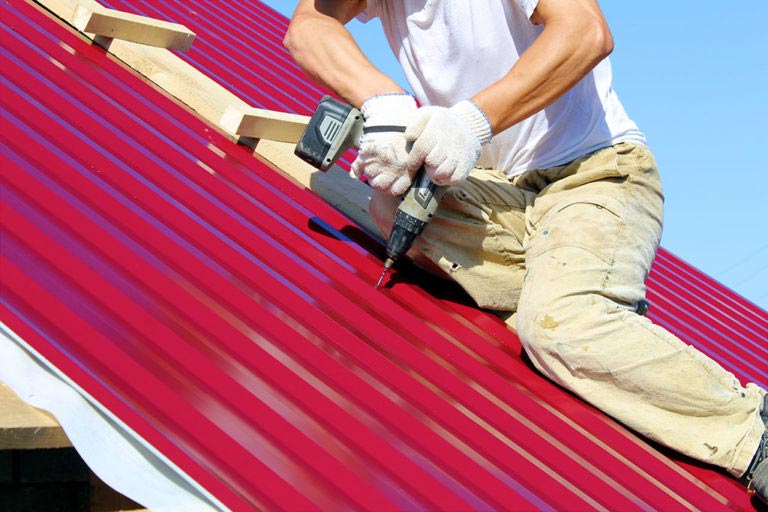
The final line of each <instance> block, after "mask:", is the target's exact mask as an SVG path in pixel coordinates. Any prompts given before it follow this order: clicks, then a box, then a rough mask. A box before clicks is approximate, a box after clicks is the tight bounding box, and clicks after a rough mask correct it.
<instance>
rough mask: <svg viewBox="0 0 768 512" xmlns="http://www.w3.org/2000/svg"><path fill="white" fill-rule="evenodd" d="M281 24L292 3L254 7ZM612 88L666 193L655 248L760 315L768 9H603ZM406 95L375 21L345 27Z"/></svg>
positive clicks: (765, 260)
mask: <svg viewBox="0 0 768 512" xmlns="http://www.w3.org/2000/svg"><path fill="white" fill-rule="evenodd" d="M262 1H264V3H266V4H267V5H269V6H271V7H273V8H274V9H276V10H277V11H279V12H281V13H282V14H284V15H286V16H290V15H291V13H292V12H293V9H294V7H295V6H296V3H297V2H296V1H294V0H262ZM600 5H601V7H602V9H603V12H604V14H605V16H606V18H607V19H608V23H609V25H610V27H611V30H612V32H613V37H614V42H615V49H614V52H613V55H612V56H611V61H612V64H613V70H614V87H615V89H616V91H617V92H618V94H619V98H620V99H621V101H622V102H623V104H624V106H625V108H626V109H627V111H628V112H629V114H630V116H631V117H632V118H633V119H634V120H635V121H636V122H637V123H638V124H639V125H640V128H641V129H642V130H643V131H644V132H645V133H646V136H647V138H648V143H649V145H650V147H651V149H652V150H653V151H654V153H655V155H656V160H657V162H658V164H659V168H660V169H661V173H662V179H663V182H664V191H665V195H666V205H665V216H664V217H665V219H664V220H665V224H664V234H663V237H662V242H661V243H662V246H663V247H664V248H665V249H667V250H669V251H671V252H672V253H674V254H676V255H677V256H679V257H681V258H683V259H684V260H686V261H687V262H689V263H691V264H693V265H694V266H696V267H697V268H699V269H700V270H702V271H703V272H704V273H706V274H708V275H710V276H712V277H713V278H715V279H717V280H718V281H720V282H721V283H723V284H725V285H726V286H728V287H729V288H731V289H732V290H734V291H736V292H737V293H739V294H741V295H743V296H744V297H746V298H747V299H749V300H751V301H752V302H754V303H756V304H758V305H759V306H760V307H762V308H763V309H768V225H767V224H766V223H767V222H768V64H767V62H768V61H766V53H767V52H768V37H767V36H766V34H767V33H768V28H766V26H765V20H767V19H768V3H766V2H765V0H747V1H745V2H741V3H739V4H729V3H727V2H694V1H689V0H680V1H676V2H662V1H660V0H655V1H654V0H652V1H649V2H626V1H622V0H613V1H605V2H601V4H600ZM349 28H350V30H351V32H352V34H353V35H354V36H355V39H356V40H357V41H358V44H359V45H360V46H361V48H363V50H364V51H365V52H366V54H367V55H368V56H369V58H370V59H371V60H372V61H373V62H374V63H375V64H376V65H377V66H378V67H379V68H380V69H382V71H384V72H386V73H387V74H389V75H390V76H392V77H393V78H394V79H395V80H397V81H398V82H399V83H401V84H402V85H403V86H407V84H406V82H405V79H404V78H403V75H402V73H401V72H400V71H399V68H398V66H397V62H396V61H395V59H394V57H393V56H392V54H391V52H390V49H389V46H388V45H387V42H386V40H385V39H384V36H383V34H382V32H381V27H380V25H379V24H378V23H377V22H372V23H368V24H366V25H363V24H360V23H358V22H356V21H353V22H352V23H350V25H349Z"/></svg>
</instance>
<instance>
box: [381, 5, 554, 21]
mask: <svg viewBox="0 0 768 512" xmlns="http://www.w3.org/2000/svg"><path fill="white" fill-rule="evenodd" d="M515 2H517V5H518V6H519V7H520V8H521V9H522V10H523V12H525V16H526V17H527V18H528V19H530V18H531V16H533V11H534V10H535V9H536V5H538V3H539V0H515ZM368 3H369V4H370V3H371V2H370V1H369V2H368Z"/></svg>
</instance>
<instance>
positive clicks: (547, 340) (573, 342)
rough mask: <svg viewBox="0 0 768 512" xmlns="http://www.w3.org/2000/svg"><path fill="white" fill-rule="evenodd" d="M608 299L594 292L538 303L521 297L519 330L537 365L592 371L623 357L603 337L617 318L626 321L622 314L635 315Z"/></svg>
mask: <svg viewBox="0 0 768 512" xmlns="http://www.w3.org/2000/svg"><path fill="white" fill-rule="evenodd" d="M608 302H610V301H609V299H607V298H605V297H601V296H598V295H595V294H584V295H570V296H561V297H557V298H551V299H550V300H548V301H546V302H538V303H537V302H536V301H533V300H521V302H520V304H519V306H518V310H517V319H516V323H517V334H518V337H519V338H520V342H521V343H522V344H523V346H524V347H525V350H526V353H527V354H528V355H529V357H531V360H532V361H533V362H534V364H535V365H536V367H537V368H539V370H541V371H542V372H543V373H545V374H547V375H550V373H552V365H553V362H556V363H554V364H556V365H557V366H564V367H566V368H568V369H569V372H570V373H572V374H576V373H583V372H587V373H590V374H593V373H595V372H597V373H600V372H602V371H603V369H604V367H605V365H606V364H607V363H608V362H609V361H611V360H613V359H615V358H616V357H620V354H613V353H612V352H613V351H612V350H611V349H610V347H609V345H607V344H606V343H605V342H604V340H606V339H607V338H610V334H611V331H612V329H614V328H615V327H616V324H615V323H614V322H623V321H625V319H624V318H621V317H622V316H624V315H633V316H636V315H635V313H632V312H630V311H625V312H620V311H616V310H615V308H611V307H610V305H609V304H607V303H608ZM610 311H613V313H611V312H610ZM550 376H551V375H550Z"/></svg>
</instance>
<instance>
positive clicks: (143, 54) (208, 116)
mask: <svg viewBox="0 0 768 512" xmlns="http://www.w3.org/2000/svg"><path fill="white" fill-rule="evenodd" d="M37 2H38V4H39V5H41V6H43V7H44V8H46V9H48V10H49V11H51V12H52V13H53V14H55V15H56V16H58V17H59V18H61V19H62V20H65V21H67V22H69V20H71V19H72V16H73V14H74V11H75V9H76V8H77V6H78V5H85V6H98V5H99V4H98V3H97V2H95V1H94V0H37ZM84 36H85V37H90V36H89V35H88V34H87V33H86V34H84ZM90 38H91V39H93V37H90ZM108 51H109V53H111V54H112V55H114V56H115V57H116V58H118V59H120V60H121V61H123V62H124V63H125V64H127V65H128V66H130V67H132V68H133V69H134V70H136V71H137V72H138V73H140V74H142V75H143V76H144V77H146V78H147V79H148V80H149V81H150V82H152V83H154V84H155V85H157V86H158V87H159V88H160V89H162V90H164V91H165V92H166V93H167V94H169V95H171V96H172V97H174V98H176V99H177V100H179V101H180V102H181V103H183V104H185V105H186V106H188V107H189V108H190V109H192V110H193V111H195V112H196V113H197V114H198V115H199V116H201V117H202V118H203V119H205V120H206V121H208V122H209V123H210V124H211V125H212V126H214V127H216V128H218V129H219V130H221V131H222V133H224V134H225V135H227V136H228V137H230V138H231V139H233V140H239V141H240V142H242V143H244V144H247V145H248V146H249V147H251V148H252V149H253V150H254V155H255V156H256V157H258V158H259V159H261V160H262V161H264V162H265V163H267V164H269V165H270V166H271V167H272V168H273V169H275V170H277V171H279V172H280V173H281V174H283V175H284V176H286V177H288V178H290V179H292V180H293V181H294V182H296V183H298V184H300V185H302V186H304V187H307V188H309V189H310V190H312V191H313V192H315V193H316V194H318V195H319V196H320V197H322V198H323V199H325V200H326V201H327V202H328V203H329V204H331V205H332V206H334V207H335V208H336V209H338V210H339V211H341V212H342V213H344V214H345V215H347V216H348V217H349V218H350V219H352V220H353V221H354V222H356V223H357V224H358V225H360V226H362V227H364V228H366V229H367V230H368V231H370V232H371V233H374V234H375V233H377V232H378V231H377V228H376V227H375V225H374V224H373V222H372V221H371V219H370V216H369V215H368V199H369V197H370V192H371V190H370V187H368V186H367V185H366V184H364V183H362V182H360V181H359V180H353V179H351V178H349V176H347V173H346V171H344V170H343V169H341V168H340V167H338V166H334V167H332V168H331V169H330V170H328V171H327V172H326V173H323V172H321V171H319V170H317V169H315V168H314V167H312V166H311V165H309V164H307V163H306V162H304V161H302V160H301V159H300V158H298V157H297V156H295V155H294V154H293V149H294V144H289V143H285V142H280V141H275V140H269V139H268V138H267V137H264V138H258V139H257V138H252V139H251V138H248V137H246V138H245V139H248V140H243V137H241V136H239V135H235V134H234V133H232V132H230V131H229V130H228V129H227V128H225V127H224V126H222V125H221V120H222V118H223V117H224V113H225V112H226V111H227V109H230V108H232V109H236V110H239V111H241V112H247V111H249V110H251V108H252V107H251V106H250V105H248V104H247V103H245V102H244V101H243V100H241V99H240V98H238V97H237V96H235V95H234V94H233V93H232V92H231V91H229V90H227V89H226V88H224V87H223V86H221V85H220V84H218V83H217V82H215V81H214V80H212V79H210V78H209V77H207V76H205V75H204V74H203V73H201V72H200V71H198V70H197V69H195V68H194V67H193V66H191V65H190V64H188V63H187V62H185V61H183V60H182V59H181V58H180V57H178V56H177V55H175V54H174V53H173V52H170V51H168V50H166V49H164V48H156V47H152V46H145V45H140V44H137V43H132V42H130V41H123V40H119V39H115V40H113V41H112V42H111V44H110V45H109V47H108Z"/></svg>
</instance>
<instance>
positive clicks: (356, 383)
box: [0, 0, 768, 510]
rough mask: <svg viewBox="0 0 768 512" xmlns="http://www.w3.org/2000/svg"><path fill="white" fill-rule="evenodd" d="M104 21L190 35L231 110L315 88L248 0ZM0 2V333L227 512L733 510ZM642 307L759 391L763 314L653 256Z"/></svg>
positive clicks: (60, 38)
mask: <svg viewBox="0 0 768 512" xmlns="http://www.w3.org/2000/svg"><path fill="white" fill-rule="evenodd" d="M106 5H107V6H108V7H112V8H118V9H123V10H127V11H130V12H137V13H140V14H146V15H151V16H154V17H160V18H164V19H169V20H172V21H175V22H179V23H183V24H185V25H187V26H189V27H190V28H191V29H192V30H193V31H195V32H196V33H197V34H198V39H197V41H196V42H195V45H194V47H193V49H192V51H191V52H190V53H189V55H185V56H184V58H185V59H189V60H190V62H192V63H193V64H194V65H195V66H196V67H198V69H201V70H203V71H204V72H206V73H208V74H209V75H210V76H212V77H214V78H215V79H216V80H218V81H219V82H220V83H222V84H224V85H225V86H227V87H229V88H231V89H232V90H233V91H234V92H236V93H237V94H238V95H239V96H241V97H242V98H243V99H246V100H247V101H249V102H251V103H253V104H254V105H255V106H260V107H265V108H271V109H278V110H288V111H295V112H299V113H305V114H306V113H309V112H310V110H311V109H312V108H313V106H314V105H315V104H316V102H317V100H318V99H319V97H320V95H321V94H322V91H320V90H319V89H317V88H316V87H314V86H313V85H311V84H308V83H306V82H305V81H304V80H303V78H301V74H300V72H298V70H297V69H296V68H295V66H294V65H293V64H292V63H291V62H290V60H289V59H288V57H287V55H286V54H285V52H284V51H283V50H282V48H281V46H280V39H281V36H282V32H283V31H284V29H285V26H286V22H285V19H284V18H282V17H281V16H279V15H278V14H276V13H274V12H273V11H271V10H270V9H269V8H267V7H265V6H263V5H262V4H260V3H258V2H250V3H249V2H245V3H237V4H234V3H229V2H227V3H225V2H205V1H203V2H173V3H171V2H109V3H107V4H106ZM2 9H3V16H2V25H0V65H1V66H2V69H3V70H4V73H3V75H2V76H1V77H0V84H2V98H1V99H0V108H2V116H1V117H0V122H1V123H2V133H3V137H2V140H1V141H0V159H2V169H3V174H2V179H3V188H2V208H3V211H2V218H3V232H2V254H1V257H2V263H1V264H2V286H3V293H2V305H1V306H0V312H1V315H2V316H1V317H0V318H1V319H2V321H3V322H4V323H5V324H6V325H8V326H9V327H10V328H11V329H12V330H13V331H14V332H16V333H17V334H18V335H19V336H20V337H21V338H22V339H24V340H25V341H26V342H27V343H29V344H30V345H31V346H33V347H34V348H35V349H36V350H37V351H39V352H40V353H41V354H42V355H43V356H45V357H46V358H47V359H48V360H49V361H51V362H52V363H54V364H55V365H56V366H57V367H58V368H59V369H60V370H62V371H63V372H64V373H65V374H67V375H68V376H69V377H70V378H72V379H73V380H74V381H75V382H77V383H78V384H79V385H80V386H81V387H83V388H84V389H86V390H87V391H88V392H89V393H90V394H91V395H92V396H93V397H95V398H96V399H97V400H98V401H99V402H100V403H101V404H103V405H104V406H106V407H107V408H108V409H109V410H110V411H111V412H113V413H114V414H116V415H117V416H118V417H119V418H120V419H121V420H123V421H124V422H125V423H126V424H128V425H129V426H130V427H131V428H133V429H134V430H135V431H136V432H138V433H139V434H140V435H141V436H142V437H143V438H144V439H145V440H147V441H148V442H149V443H150V444H152V445H153V446H154V447H156V448H157V449H158V450H160V451H161V452H163V454H164V455H166V456H167V457H168V458H170V459H171V460H172V461H173V462H174V463H176V464H177V465H178V466H179V467H180V468H181V469H183V470H184V471H185V472H186V473H187V474H188V475H190V476H191V477H192V478H194V479H195V480H196V481H197V482H198V483H199V484H200V485H202V486H203V487H205V488H206V489H207V490H208V491H209V492H211V493H212V494H213V495H214V496H216V497H217V498H218V499H219V500H221V501H222V502H223V503H225V504H226V505H227V506H228V507H230V508H232V509H234V510H247V509H251V508H265V509H286V510H297V509H301V510H308V509H320V510H338V509H345V508H358V509H365V510H383V509H408V510H417V509H440V510H457V509H462V510H466V509H477V510H483V509H495V510H525V509H541V510H547V509H550V510H551V509H560V510H583V509H596V510H606V509H608V510H634V509H644V510H648V509H657V510H671V509H692V510H719V509H734V510H746V509H749V508H750V505H749V502H748V498H747V496H746V494H745V492H744V490H743V488H742V487H741V486H740V485H739V484H737V483H736V482H734V481H733V480H732V479H730V478H728V477H726V476H724V475H723V474H722V473H720V472H718V471H714V470H712V469H709V468H703V467H700V466H699V465H697V464H695V463H691V462H689V461H687V460H683V459H682V458H681V457H679V456H676V455H674V454H670V453H667V452H666V451H665V450H664V449H662V448H659V447H657V446H654V445H651V444H648V443H647V442H646V441H644V440H642V439H641V438H639V437H637V436H635V435H634V434H632V433H631V432H628V431H627V430H625V429H624V428H623V427H622V426H621V425H618V424H617V423H615V422H614V421H612V420H611V419H609V418H607V417H605V416H604V415H603V414H602V413H600V412H599V411H596V410H594V409H592V408H591V407H589V406H588V405H586V404H584V403H583V402H582V401H580V400H578V399H577V398H575V397H573V396H571V395H570V394H569V393H566V392H564V391H563V390H561V389H560V388H558V387H557V386H555V385H553V384H552V383H550V382H549V381H547V380H545V379H543V378H542V377H541V376H539V375H538V374H537V373H536V372H535V371H534V370H532V369H531V367H530V366H529V365H528V364H527V363H526V360H525V358H524V357H523V356H522V354H521V347H520V344H519V342H518V340H517V338H516V337H515V336H514V334H513V333H512V332H511V331H509V330H508V329H507V328H506V326H505V325H504V324H503V323H502V322H501V321H500V320H498V319H497V318H496V317H494V316H492V315H489V314H486V313H484V312H482V311H479V310H478V309H477V308H474V307H472V306H471V305H470V304H469V302H468V300H467V299H466V297H465V296H464V295H463V294H462V293H461V292H460V291H459V290H457V289H456V288H455V287H451V286H446V285H445V284H444V283H437V282H434V281H432V280H430V279H428V278H426V277H425V276H423V275H421V274H420V273H419V272H417V271H414V270H412V269H409V268H408V267H407V266H405V268H404V269H403V271H402V272H401V273H400V274H398V277H397V279H398V281H397V283H396V285H395V286H393V287H390V288H385V289H384V290H379V291H377V290H374V288H373V286H372V285H373V283H374V282H375V280H376V279H377V278H378V275H379V272H380V270H381V250H380V247H379V246H378V244H377V243H376V242H375V241H373V240H371V239H370V238H368V237H367V236H366V235H365V233H362V232H361V231H359V229H357V228H356V227H355V226H353V225H351V223H350V222H349V220H347V219H346V218H345V217H344V216H342V215H341V214H339V213H338V212H336V211H335V210H334V209H333V208H331V207H329V206H328V205H327V204H325V203H324V202H323V201H322V200H321V199H319V198H318V197H316V196H315V195H314V194H312V193H311V192H309V191H306V190H302V189H300V188H299V187H297V186H296V185H294V184H292V183H290V182H288V181H287V180H285V179H284V178H282V177H280V176H279V175H278V174H277V173H275V172H274V171H272V170H270V169H269V168H268V167H267V166H266V165H264V164H262V163H260V162H259V161H258V160H257V159H255V158H254V157H253V156H252V155H251V154H250V153H249V151H248V150H247V149H246V148H244V147H241V146H237V145H236V144H234V143H232V142H231V141H229V140H228V139H226V138H225V137H223V136H222V135H220V134H219V133H218V132H217V131H215V130H213V129H212V128H210V127H209V126H207V125H206V124H205V123H203V122H202V121H201V120H199V119H198V118H196V117H195V116H194V115H192V114H190V113H189V112H188V111H186V110H185V109H183V108H181V107H180V106H179V105H177V104H176V103H175V102H174V101H172V100H169V99H168V98H166V97H165V96H164V95H162V94H161V93H159V92H158V91H157V90H155V89H154V88H152V87H150V86H148V85H147V84H146V83H145V82H144V81H143V80H142V79H141V78H139V77H137V76H135V75H134V74H133V73H132V72H130V71H128V70H126V69H124V68H123V67H122V66H121V65H119V64H117V63H116V62H115V61H114V60H113V59H112V58H110V57H109V56H107V55H106V54H105V53H104V51H103V50H101V49H99V48H96V47H92V46H90V45H89V44H87V43H86V42H84V41H83V40H82V39H81V38H80V37H78V36H77V35H75V34H74V33H73V32H72V31H71V30H70V29H68V28H65V27H64V26H62V25H61V24H59V23H57V22H56V21H53V20H51V19H50V18H49V17H47V16H46V15H45V14H43V13H42V12H40V11H39V10H38V9H36V8H35V7H34V6H33V5H32V4H29V3H26V2H23V1H21V0H9V1H7V2H5V3H4V5H3V7H2ZM243 13H248V15H247V17H246V16H245V15H243ZM220 20H226V23H224V24H221V25H217V24H216V23H215V22H216V21H220ZM230 28H235V29H236V30H233V31H231V32H230V31H229V29H230ZM649 297H650V299H651V301H652V302H653V308H652V311H651V316H652V318H653V319H654V320H655V321H657V322H658V323H660V324H661V325H664V326H665V327H667V328H669V329H670V330H672V331H674V332H676V333H678V334H680V335H681V336H683V337H684V338H685V339H686V340H688V341H689V342H690V343H692V344H695V345H697V346H698V347H700V348H701V349H702V350H703V351H705V352H706V353H708V354H710V355H712V356H713V357H715V358H716V359H718V360H719V361H721V362H722V363H723V364H724V365H725V366H726V367H727V368H728V369H729V370H731V371H733V372H734V373H735V374H736V375H738V376H739V377H740V378H742V379H746V380H752V381H755V382H759V383H761V384H762V385H763V386H766V385H768V375H767V374H768V372H767V371H766V368H765V359H766V356H767V355H768V354H767V353H766V352H767V351H768V348H767V347H766V339H768V314H766V312H765V311H762V310H760V309H759V308H757V307H755V306H754V305H752V304H750V303H748V302H747V301H745V300H744V299H742V298H740V297H738V296H736V295H735V294H733V293H732V292H731V291H729V290H727V289H725V288H724V287H722V286H721V285H719V284H718V283H716V282H714V281H712V280H711V279H709V278H708V277H706V276H704V275H702V274H701V273H699V272H698V271H697V270H696V269H694V268H692V267H690V266H689V265H687V264H686V263H685V262H682V261H680V260H679V259H677V258H675V257H674V256H673V255H671V254H669V253H667V252H665V251H663V250H662V251H661V252H660V254H659V258H658V261H657V263H656V264H655V266H654V270H653V273H652V275H651V277H650V279H649Z"/></svg>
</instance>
